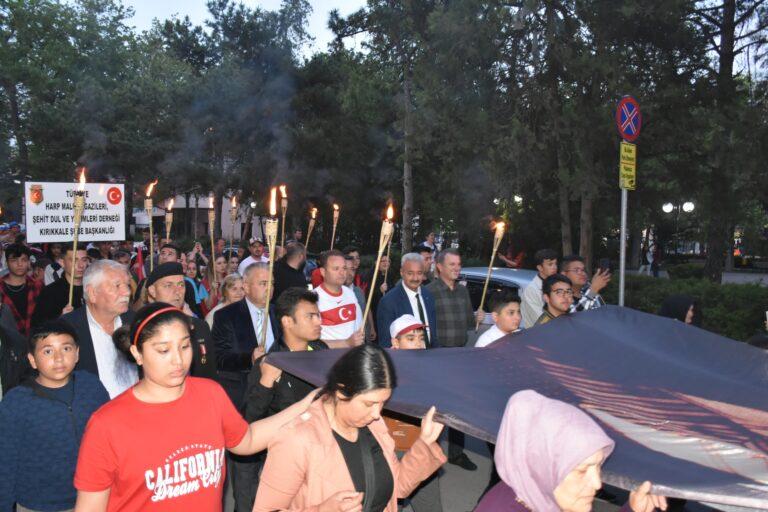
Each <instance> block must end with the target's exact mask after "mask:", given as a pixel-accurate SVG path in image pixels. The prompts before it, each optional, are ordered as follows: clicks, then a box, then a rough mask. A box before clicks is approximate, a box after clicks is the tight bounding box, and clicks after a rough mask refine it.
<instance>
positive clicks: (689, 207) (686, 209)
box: [683, 201, 696, 213]
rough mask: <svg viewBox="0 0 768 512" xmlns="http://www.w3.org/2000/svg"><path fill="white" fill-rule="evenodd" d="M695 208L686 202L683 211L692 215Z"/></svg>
mask: <svg viewBox="0 0 768 512" xmlns="http://www.w3.org/2000/svg"><path fill="white" fill-rule="evenodd" d="M694 208H696V206H695V205H694V204H693V203H692V202H690V201H686V202H685V203H683V211H684V212H685V213H691V212H692V211H693V210H694Z"/></svg>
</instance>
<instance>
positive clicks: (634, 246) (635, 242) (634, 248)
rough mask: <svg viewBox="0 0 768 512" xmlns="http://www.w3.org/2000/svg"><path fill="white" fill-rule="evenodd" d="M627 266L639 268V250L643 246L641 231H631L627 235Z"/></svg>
mask: <svg viewBox="0 0 768 512" xmlns="http://www.w3.org/2000/svg"><path fill="white" fill-rule="evenodd" d="M629 237H630V244H629V247H630V248H629V268H634V269H637V268H640V264H641V263H640V250H641V247H642V246H643V232H642V231H633V232H631V233H630V235H629Z"/></svg>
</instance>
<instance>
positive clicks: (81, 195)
mask: <svg viewBox="0 0 768 512" xmlns="http://www.w3.org/2000/svg"><path fill="white" fill-rule="evenodd" d="M83 210H85V167H81V168H80V183H78V185H77V190H75V197H74V221H75V232H74V234H73V236H72V275H71V276H69V277H70V280H69V303H68V304H69V307H70V308H71V307H72V297H73V294H74V291H75V269H76V267H77V240H78V238H80V220H81V219H82V217H83Z"/></svg>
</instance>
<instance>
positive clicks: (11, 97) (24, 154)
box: [2, 80, 29, 181]
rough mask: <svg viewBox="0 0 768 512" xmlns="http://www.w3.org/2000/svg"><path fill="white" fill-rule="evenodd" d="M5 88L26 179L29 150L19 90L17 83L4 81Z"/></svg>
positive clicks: (20, 166) (20, 165)
mask: <svg viewBox="0 0 768 512" xmlns="http://www.w3.org/2000/svg"><path fill="white" fill-rule="evenodd" d="M2 84H3V89H5V94H6V95H7V96H8V105H9V106H10V109H11V126H12V127H13V136H14V138H15V139H16V147H17V148H18V162H19V170H20V171H21V177H20V178H19V179H21V180H22V181H25V180H26V176H27V174H29V150H28V149H27V139H26V137H25V136H24V128H23V126H22V123H21V108H20V107H19V91H18V89H17V87H16V84H15V83H11V82H7V81H5V80H4V81H3V82H2Z"/></svg>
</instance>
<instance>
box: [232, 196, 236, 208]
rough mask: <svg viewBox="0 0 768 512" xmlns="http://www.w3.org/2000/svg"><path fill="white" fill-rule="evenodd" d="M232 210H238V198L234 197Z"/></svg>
mask: <svg viewBox="0 0 768 512" xmlns="http://www.w3.org/2000/svg"><path fill="white" fill-rule="evenodd" d="M232 208H237V198H236V197H235V196H232Z"/></svg>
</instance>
